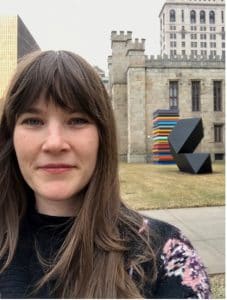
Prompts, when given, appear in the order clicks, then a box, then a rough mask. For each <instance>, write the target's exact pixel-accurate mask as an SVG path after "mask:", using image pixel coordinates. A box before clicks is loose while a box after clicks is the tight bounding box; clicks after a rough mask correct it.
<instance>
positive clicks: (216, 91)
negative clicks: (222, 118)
mask: <svg viewBox="0 0 227 300" xmlns="http://www.w3.org/2000/svg"><path fill="white" fill-rule="evenodd" d="M221 92H222V91H221V81H220V80H215V81H214V83H213V95H214V111H221V110H222V96H221Z"/></svg>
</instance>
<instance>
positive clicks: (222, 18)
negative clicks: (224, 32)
mask: <svg viewBox="0 0 227 300" xmlns="http://www.w3.org/2000/svg"><path fill="white" fill-rule="evenodd" d="M221 22H222V23H224V11H223V10H222V12H221Z"/></svg>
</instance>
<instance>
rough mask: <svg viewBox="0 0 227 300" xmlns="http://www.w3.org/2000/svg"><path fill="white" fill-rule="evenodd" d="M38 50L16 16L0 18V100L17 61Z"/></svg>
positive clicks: (33, 40)
mask: <svg viewBox="0 0 227 300" xmlns="http://www.w3.org/2000/svg"><path fill="white" fill-rule="evenodd" d="M38 49H40V48H39V46H38V44H37V42H36V41H35V39H34V38H33V36H32V35H31V33H30V32H29V30H28V29H27V27H26V26H25V24H24V23H23V21H22V20H21V18H20V17H19V16H18V15H17V16H0V99H1V98H2V97H3V95H4V92H5V89H6V87H7V85H8V83H9V80H10V78H11V75H12V73H13V71H14V70H15V68H16V66H17V62H18V59H19V58H21V57H22V56H24V55H25V54H27V53H29V52H32V51H34V50H38Z"/></svg>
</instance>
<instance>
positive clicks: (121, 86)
mask: <svg viewBox="0 0 227 300" xmlns="http://www.w3.org/2000/svg"><path fill="white" fill-rule="evenodd" d="M111 42H112V56H111V57H109V59H108V62H109V73H110V94H111V98H112V104H113V107H114V111H115V115H116V116H117V129H118V139H119V154H120V159H121V160H124V161H126V160H127V161H128V162H145V157H146V147H145V134H146V130H145V124H146V122H145V56H144V51H145V40H144V39H142V40H141V41H139V40H138V39H135V40H134V41H132V32H130V31H127V32H124V31H120V33H117V32H116V31H112V33H111Z"/></svg>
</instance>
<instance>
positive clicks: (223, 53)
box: [221, 50, 225, 59]
mask: <svg viewBox="0 0 227 300" xmlns="http://www.w3.org/2000/svg"><path fill="white" fill-rule="evenodd" d="M221 56H222V58H223V59H225V50H222V52H221Z"/></svg>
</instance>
